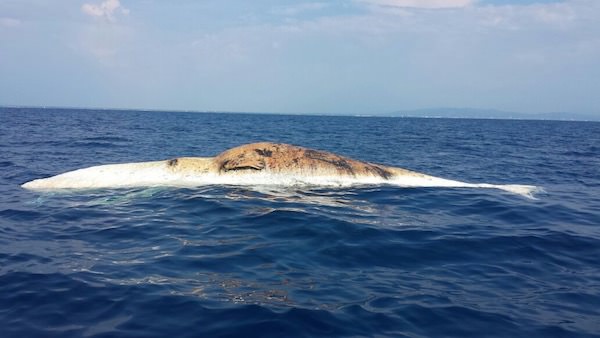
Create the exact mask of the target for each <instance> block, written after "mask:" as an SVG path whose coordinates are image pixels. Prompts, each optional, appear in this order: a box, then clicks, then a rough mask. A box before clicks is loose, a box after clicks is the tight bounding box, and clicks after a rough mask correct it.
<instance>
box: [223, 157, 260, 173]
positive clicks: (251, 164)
mask: <svg viewBox="0 0 600 338" xmlns="http://www.w3.org/2000/svg"><path fill="white" fill-rule="evenodd" d="M221 168H222V169H223V170H224V171H230V170H247V169H251V170H263V169H264V168H265V161H264V160H263V159H260V158H238V159H235V160H229V161H225V162H223V165H222V166H221Z"/></svg>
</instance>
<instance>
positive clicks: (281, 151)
mask: <svg viewBox="0 0 600 338" xmlns="http://www.w3.org/2000/svg"><path fill="white" fill-rule="evenodd" d="M214 162H215V165H216V166H217V167H218V168H219V171H220V172H228V171H243V170H253V171H260V170H268V171H270V172H274V173H286V174H305V175H321V176H324V175H341V176H350V177H356V176H374V177H381V178H383V179H386V180H387V179H389V178H391V177H392V176H393V172H392V169H391V168H388V167H385V166H381V165H377V164H373V163H369V162H363V161H358V160H354V159H351V158H348V157H344V156H340V155H337V154H333V153H330V152H326V151H321V150H314V149H308V148H304V147H299V146H294V145H290V144H283V143H270V142H262V143H253V144H246V145H242V146H239V147H235V148H232V149H229V150H226V151H224V152H223V153H221V154H219V155H218V156H216V157H215V158H214Z"/></svg>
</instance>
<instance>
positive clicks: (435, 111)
mask: <svg viewBox="0 0 600 338" xmlns="http://www.w3.org/2000/svg"><path fill="white" fill-rule="evenodd" d="M389 115H391V116H402V117H425V118H427V117H429V118H472V119H517V120H558V121H600V116H593V115H584V114H572V113H564V112H553V113H539V114H526V113H516V112H509V111H503V110H496V109H474V108H430V109H417V110H399V111H395V112H393V113H391V114H389Z"/></svg>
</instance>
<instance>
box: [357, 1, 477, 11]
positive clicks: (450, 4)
mask: <svg viewBox="0 0 600 338" xmlns="http://www.w3.org/2000/svg"><path fill="white" fill-rule="evenodd" d="M360 2H363V3H366V4H371V5H376V6H385V7H399V8H424V9H442V8H463V7H467V6H470V5H473V4H474V3H475V0H360Z"/></svg>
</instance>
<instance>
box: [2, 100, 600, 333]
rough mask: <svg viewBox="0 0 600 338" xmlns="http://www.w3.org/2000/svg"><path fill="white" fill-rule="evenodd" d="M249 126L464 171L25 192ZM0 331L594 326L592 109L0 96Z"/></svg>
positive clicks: (598, 160) (190, 148) (597, 170)
mask: <svg viewBox="0 0 600 338" xmlns="http://www.w3.org/2000/svg"><path fill="white" fill-rule="evenodd" d="M257 141H276V142H286V143H292V144H297V145H302V146H306V147H312V148H316V149H321V150H327V151H332V152H336V153H339V154H343V155H346V156H350V157H354V158H357V159H361V160H366V161H372V162H376V163H382V164H387V165H394V166H400V167H404V168H409V169H413V170H417V171H421V172H425V173H428V174H431V175H435V176H441V177H445V178H450V179H456V180H461V181H467V182H488V183H506V184H509V183H519V184H531V185H537V186H541V187H543V189H544V192H541V193H538V194H537V195H536V199H528V198H524V197H522V196H518V195H514V194H510V193H507V192H502V191H499V190H486V189H466V188H462V189H461V188H399V187H390V186H361V187H346V188H315V187H313V188H308V187H290V188H277V189H276V188H272V189H269V188H264V187H263V188H259V187H256V188H253V187H247V186H218V185H215V186H203V187H198V188H145V189H141V188H137V189H114V190H110V189H103V190H94V191H85V192H81V191H67V192H32V191H27V190H24V189H22V188H21V187H20V185H21V184H22V183H24V182H27V181H29V180H32V179H36V178H41V177H47V176H51V175H56V174H58V173H62V172H65V171H69V170H73V169H77V168H82V167H88V166H92V165H98V164H106V163H120V162H135V161H148V160H159V159H168V158H173V157H177V156H185V155H187V156H213V155H215V154H217V153H219V152H221V151H223V150H225V149H227V148H230V147H233V146H237V145H240V144H243V143H249V142H257ZM0 154H1V155H2V156H1V157H0V169H1V170H0V173H1V174H0V332H1V333H0V336H1V337H113V336H118V337H168V336H172V337H234V336H240V337H296V336H298V337H317V336H321V337H336V336H338V337H339V336H355V337H356V336H399V337H528V338H531V337H600V123H589V122H588V123H584V122H553V121H516V120H452V119H408V118H384V117H328V116H282V115H256V114H211V113H174V112H136V111H93V110H64V109H63V110H60V109H45V110H41V109H24V108H22V109H13V108H4V109H2V110H0Z"/></svg>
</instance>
